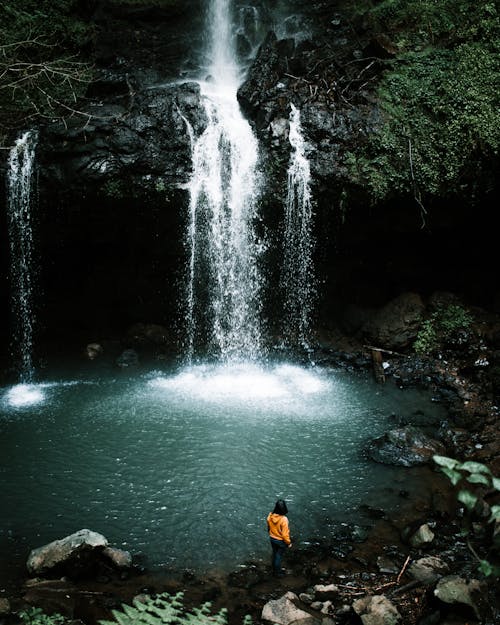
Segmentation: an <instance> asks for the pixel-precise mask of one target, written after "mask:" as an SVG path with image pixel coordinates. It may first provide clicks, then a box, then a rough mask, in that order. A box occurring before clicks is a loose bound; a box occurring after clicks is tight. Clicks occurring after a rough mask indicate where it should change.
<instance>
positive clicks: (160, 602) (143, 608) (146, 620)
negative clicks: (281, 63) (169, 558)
mask: <svg viewBox="0 0 500 625" xmlns="http://www.w3.org/2000/svg"><path fill="white" fill-rule="evenodd" d="M182 599H183V593H182V592H179V593H177V594H176V595H173V596H172V595H169V594H168V593H162V594H159V595H157V596H156V597H148V598H147V599H145V600H142V601H140V600H138V599H134V601H133V606H129V605H125V604H124V605H123V606H122V611H120V610H113V611H112V613H113V617H114V619H115V620H114V621H107V620H102V621H99V623H100V625H116V623H118V625H170V624H171V625H227V610H225V609H224V608H223V609H222V610H220V611H219V612H217V614H211V613H210V603H204V604H203V605H202V606H201V607H199V608H193V609H192V610H190V611H188V610H187V609H186V608H184V606H183V603H182Z"/></svg>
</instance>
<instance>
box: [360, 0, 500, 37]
mask: <svg viewBox="0 0 500 625" xmlns="http://www.w3.org/2000/svg"><path fill="white" fill-rule="evenodd" d="M372 18H373V19H374V20H376V21H377V22H378V23H379V24H384V25H385V27H386V28H387V27H388V28H389V29H390V30H392V31H393V32H395V36H396V39H395V43H396V44H397V45H398V47H400V48H408V47H413V48H415V47H421V46H426V45H428V44H429V43H438V42H442V41H443V40H444V42H446V43H448V44H449V43H452V42H457V41H458V42H460V41H464V40H480V39H482V40H485V39H491V38H492V37H493V36H495V35H497V34H498V30H497V29H498V9H497V5H496V3H495V2H494V1H493V0H492V1H488V0H486V1H484V0H479V1H477V0H439V1H438V2H437V1H436V0H383V1H382V2H381V3H380V4H378V5H377V6H376V7H375V8H374V9H373V12H372Z"/></svg>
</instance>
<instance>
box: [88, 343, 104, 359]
mask: <svg viewBox="0 0 500 625" xmlns="http://www.w3.org/2000/svg"><path fill="white" fill-rule="evenodd" d="M103 351H104V349H103V347H102V345H101V344H100V343H89V344H88V345H87V347H86V348H85V355H86V357H87V358H88V359H89V360H95V359H96V358H97V357H98V356H100V355H101V354H102V353H103Z"/></svg>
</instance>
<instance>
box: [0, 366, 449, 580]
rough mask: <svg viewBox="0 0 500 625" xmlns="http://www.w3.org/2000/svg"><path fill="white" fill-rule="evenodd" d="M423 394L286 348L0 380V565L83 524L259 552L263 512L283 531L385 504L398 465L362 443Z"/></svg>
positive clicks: (146, 552) (139, 540) (302, 533)
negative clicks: (256, 359) (164, 365)
mask: <svg viewBox="0 0 500 625" xmlns="http://www.w3.org/2000/svg"><path fill="white" fill-rule="evenodd" d="M440 410H441V409H440V408H439V406H438V405H436V404H434V403H431V401H430V398H429V397H427V396H426V395H425V394H422V393H418V392H414V391H400V390H399V389H397V388H395V387H392V386H391V385H386V386H377V385H375V384H374V383H373V382H372V381H371V379H366V378H364V377H360V376H352V375H348V374H346V373H345V372H341V371H337V370H327V369H321V368H303V367H299V366H295V365H291V364H278V365H275V366H269V367H259V366H257V365H233V366H231V367H229V366H227V367H222V366H212V365H204V366H201V365H200V366H193V367H190V368H187V369H183V370H181V371H178V372H172V373H165V372H158V371H153V372H149V373H146V374H141V375H139V374H137V375H136V376H133V377H132V376H130V375H118V376H116V375H114V376H113V375H110V376H109V377H108V378H104V377H103V376H102V375H100V376H99V379H93V378H92V377H89V376H86V377H85V378H81V379H76V378H75V379H74V380H72V381H59V382H46V383H40V384H37V385H17V386H14V387H4V388H3V389H0V478H1V480H0V481H1V488H0V507H1V510H2V512H1V515H2V522H1V527H0V553H1V579H0V582H1V581H2V579H5V578H6V577H7V576H8V575H9V571H12V570H13V569H14V568H16V567H17V568H19V566H21V565H23V564H24V562H25V561H26V558H27V555H28V553H29V551H30V549H31V548H33V547H37V546H40V545H42V544H45V543H46V542H49V541H52V540H54V539H57V538H61V537H63V536H65V535H67V534H70V533H72V532H75V531H77V530H79V529H82V528H84V527H87V528H90V529H93V530H95V531H98V532H101V533H103V534H104V535H105V536H106V537H107V538H108V540H109V541H110V543H112V544H113V545H115V546H118V547H122V548H126V549H129V550H130V551H131V552H132V553H133V554H137V553H142V554H143V557H144V559H145V562H146V564H147V565H148V566H149V567H152V568H156V569H159V568H164V567H169V568H173V569H183V568H185V567H191V568H194V569H196V570H198V571H202V570H206V569H209V568H213V567H218V568H226V569H229V568H231V567H235V566H237V565H238V564H239V563H241V562H244V561H246V560H248V559H260V558H267V555H268V553H267V552H268V544H267V536H266V531H265V519H266V516H267V513H268V512H269V510H270V509H271V508H272V506H273V505H274V502H275V500H276V498H278V497H280V498H281V497H282V498H285V499H286V500H287V502H288V504H289V519H290V525H291V528H292V534H293V536H294V541H295V543H296V544H300V543H301V542H302V543H303V542H307V541H310V540H311V539H314V538H318V539H321V538H328V535H329V532H330V531H331V527H332V524H334V523H338V522H339V521H347V522H356V523H359V522H361V521H362V517H360V512H359V510H358V508H359V506H360V504H367V505H372V506H376V507H384V508H391V507H393V506H395V505H396V503H397V501H398V493H399V491H400V490H401V489H403V488H404V489H408V488H409V480H408V470H405V469H401V468H399V469H398V468H394V467H386V466H382V465H377V464H374V463H372V462H369V461H368V460H366V459H365V457H364V455H363V448H364V446H365V445H366V443H367V442H368V441H369V440H371V439H372V438H374V437H376V436H379V435H381V434H382V433H383V432H384V431H386V430H387V429H389V428H390V427H394V425H395V419H394V415H398V416H399V417H402V418H403V419H405V420H408V421H410V422H411V421H412V420H413V419H415V418H416V417H415V415H416V414H417V413H418V412H419V411H420V413H424V414H425V415H426V416H428V417H431V418H436V419H439V418H440Z"/></svg>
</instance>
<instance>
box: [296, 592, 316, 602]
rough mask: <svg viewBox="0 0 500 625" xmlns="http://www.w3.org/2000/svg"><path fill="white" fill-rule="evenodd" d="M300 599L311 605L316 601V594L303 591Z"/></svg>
mask: <svg viewBox="0 0 500 625" xmlns="http://www.w3.org/2000/svg"><path fill="white" fill-rule="evenodd" d="M299 599H300V600H301V601H302V603H305V604H307V605H311V603H312V602H313V601H314V595H310V594H309V593H307V592H301V593H300V595H299Z"/></svg>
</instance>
